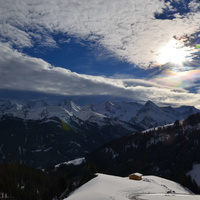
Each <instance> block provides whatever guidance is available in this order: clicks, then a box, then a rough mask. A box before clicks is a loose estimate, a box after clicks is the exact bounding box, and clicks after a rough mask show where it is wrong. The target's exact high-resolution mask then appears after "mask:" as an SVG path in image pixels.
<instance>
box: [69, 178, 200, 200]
mask: <svg viewBox="0 0 200 200" xmlns="http://www.w3.org/2000/svg"><path fill="white" fill-rule="evenodd" d="M170 197H172V198H173V199H174V200H183V199H186V198H187V199H188V200H197V199H199V198H200V196H197V195H192V194H191V192H189V191H188V190H187V189H185V188H184V187H182V186H181V185H179V184H177V183H175V182H172V181H169V180H166V179H163V178H159V177H156V176H144V177H143V179H142V180H141V181H135V180H129V179H128V178H121V177H117V176H109V175H105V174H98V176H97V177H96V178H94V179H92V180H91V181H89V182H88V183H86V184H85V185H83V186H82V187H80V188H79V189H77V190H76V191H75V192H74V193H72V194H71V195H70V196H69V197H68V198H67V199H66V200H75V199H76V200H94V199H97V200H110V199H112V200H127V199H144V200H150V199H154V200H160V199H163V200H164V199H169V198H170Z"/></svg>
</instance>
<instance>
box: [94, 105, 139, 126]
mask: <svg viewBox="0 0 200 200" xmlns="http://www.w3.org/2000/svg"><path fill="white" fill-rule="evenodd" d="M141 107H142V104H139V103H133V102H130V103H127V102H102V103H100V104H98V105H96V106H94V107H93V109H94V111H95V112H98V113H101V114H103V115H106V116H108V117H111V118H116V119H119V120H122V121H126V122H128V121H130V119H131V118H132V117H133V116H135V115H136V114H137V112H138V111H139V109H140V108H141Z"/></svg>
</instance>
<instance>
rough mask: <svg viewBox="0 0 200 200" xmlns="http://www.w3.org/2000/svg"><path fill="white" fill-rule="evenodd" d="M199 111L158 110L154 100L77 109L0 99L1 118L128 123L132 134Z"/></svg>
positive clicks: (67, 103)
mask: <svg viewBox="0 0 200 200" xmlns="http://www.w3.org/2000/svg"><path fill="white" fill-rule="evenodd" d="M197 112H198V110H197V109H196V108H194V107H192V106H181V107H179V108H172V107H170V106H168V107H159V106H157V105H155V104H154V103H153V102H151V101H147V102H146V104H144V105H142V104H138V103H134V102H129V103H127V102H103V103H100V104H98V105H96V106H91V105H88V106H78V105H76V104H75V103H74V102H73V101H69V100H65V101H63V102H61V103H59V104H58V105H50V104H48V103H46V102H45V101H43V100H32V101H30V100H25V99H22V100H0V117H1V116H3V115H8V116H13V117H17V118H21V119H25V120H42V119H44V118H45V119H46V118H53V117H57V118H59V119H60V120H61V121H62V120H64V121H68V122H69V119H70V117H75V118H77V119H80V120H82V121H89V122H92V123H97V124H98V125H100V126H104V125H107V124H108V121H110V122H111V123H113V122H114V121H115V122H117V123H122V122H126V123H129V124H131V125H132V126H137V128H136V129H134V130H133V129H131V130H132V131H133V132H134V131H135V130H136V131H138V130H139V129H140V130H142V129H143V130H144V129H149V128H152V127H157V126H163V125H166V124H169V123H172V122H174V121H175V120H181V119H184V118H186V117H188V116H189V115H191V114H194V113H197ZM115 122H114V123H115ZM126 126H127V125H126ZM124 128H126V127H124ZM126 129H127V128H126ZM128 129H129V127H128Z"/></svg>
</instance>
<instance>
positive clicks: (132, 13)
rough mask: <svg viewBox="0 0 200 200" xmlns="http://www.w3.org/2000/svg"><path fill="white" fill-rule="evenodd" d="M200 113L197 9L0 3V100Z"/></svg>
mask: <svg viewBox="0 0 200 200" xmlns="http://www.w3.org/2000/svg"><path fill="white" fill-rule="evenodd" d="M42 97H43V98H47V99H53V98H59V97H60V98H61V97H65V98H71V99H72V100H75V101H77V102H78V103H82V104H83V103H92V102H98V101H101V100H126V101H133V102H145V101H147V100H151V101H153V102H155V103H156V104H158V105H172V106H180V105H190V106H195V107H197V108H199V109H200V1H198V0H139V1H138V0H124V1H121V0H109V1H108V0H48V1H47V0H42V1H41V0H0V98H16V99H17V98H31V99H37V98H42Z"/></svg>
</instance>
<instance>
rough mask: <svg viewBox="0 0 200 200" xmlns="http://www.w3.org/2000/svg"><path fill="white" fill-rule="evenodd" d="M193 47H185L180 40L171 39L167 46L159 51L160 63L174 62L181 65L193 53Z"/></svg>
mask: <svg viewBox="0 0 200 200" xmlns="http://www.w3.org/2000/svg"><path fill="white" fill-rule="evenodd" d="M190 51H191V49H190V48H189V47H184V46H183V44H181V42H179V41H178V40H175V39H173V40H171V41H170V42H169V43H168V44H167V45H166V46H164V47H163V48H162V49H161V50H160V53H159V63H160V64H162V65H163V64H166V63H174V64H176V65H181V64H182V63H183V62H184V61H186V60H188V59H189V57H190V55H191V52H190Z"/></svg>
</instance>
